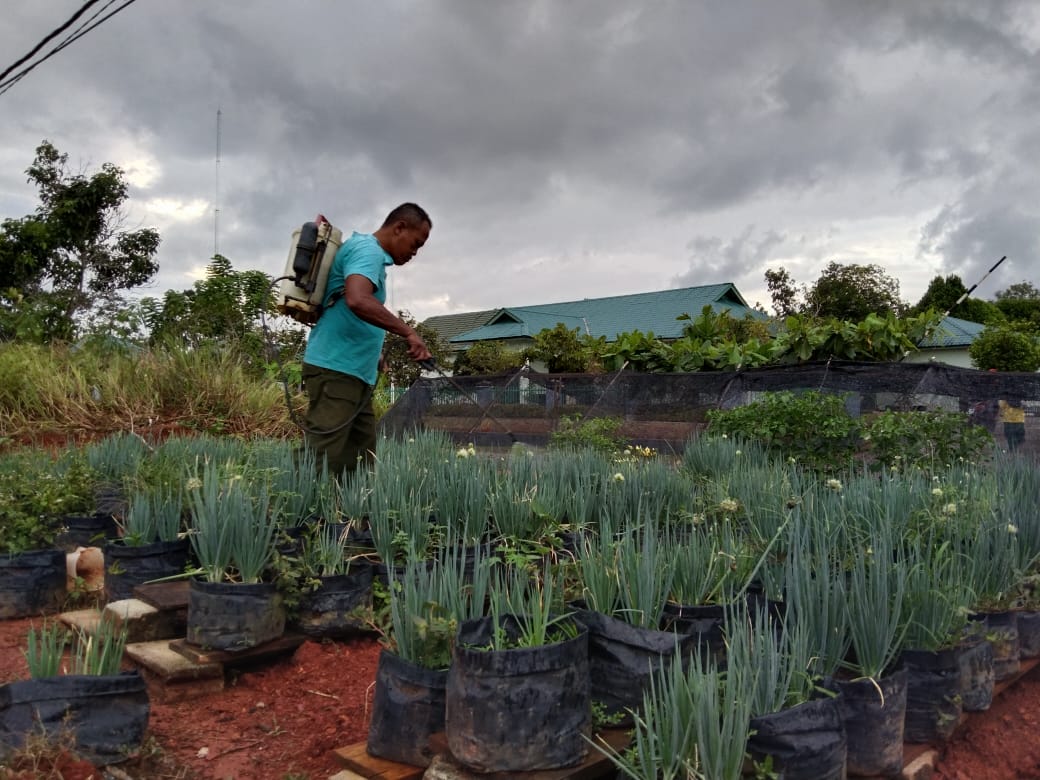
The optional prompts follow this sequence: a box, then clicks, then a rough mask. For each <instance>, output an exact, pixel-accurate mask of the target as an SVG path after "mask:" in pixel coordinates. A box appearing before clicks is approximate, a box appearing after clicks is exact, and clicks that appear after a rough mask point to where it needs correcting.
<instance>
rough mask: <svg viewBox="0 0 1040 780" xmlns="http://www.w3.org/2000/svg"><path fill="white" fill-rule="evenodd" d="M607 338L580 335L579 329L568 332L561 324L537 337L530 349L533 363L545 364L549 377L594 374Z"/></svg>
mask: <svg viewBox="0 0 1040 780" xmlns="http://www.w3.org/2000/svg"><path fill="white" fill-rule="evenodd" d="M606 343H607V341H606V338H605V337H603V336H600V337H599V338H593V337H592V336H590V335H588V334H587V333H586V334H583V333H581V331H580V330H579V329H578V328H574V329H573V330H568V329H567V326H566V325H564V324H563V323H562V322H559V323H557V324H556V326H555V327H553V328H546V329H545V330H542V331H540V332H538V333H536V334H535V335H534V346H532V347H529V348H528V349H527V352H526V355H527V357H529V358H530V359H531V360H538V361H541V362H542V363H544V364H545V368H546V371H548V372H549V373H550V374H578V373H589V372H593V371H595V370H596V369H597V368H598V367H599V364H600V355H601V354H602V353H603V352H604V350H605V349H606Z"/></svg>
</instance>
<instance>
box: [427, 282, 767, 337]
mask: <svg viewBox="0 0 1040 780" xmlns="http://www.w3.org/2000/svg"><path fill="white" fill-rule="evenodd" d="M705 306H711V307H712V308H713V309H714V310H715V311H729V312H730V314H731V315H732V316H734V317H736V318H738V319H740V318H743V317H744V316H745V315H750V316H752V317H754V318H755V319H767V317H766V315H765V314H763V313H762V312H760V311H757V310H756V309H752V308H751V307H749V306H748V305H747V303H746V302H745V301H744V298H743V297H742V296H741V295H740V293H739V292H738V291H737V288H736V287H734V286H733V285H732V284H728V283H726V284H711V285H704V286H701V287H683V288H681V289H678V290H660V291H658V292H649V293H634V294H632V295H615V296H611V297H609V298H585V299H583V300H580V301H566V302H563V303H545V304H541V305H537V306H520V307H510V308H507V309H499V310H498V311H496V312H492V313H491V316H490V317H488V318H487V319H486V320H485V321H484V322H483V323H482V324H481V325H479V326H477V327H475V328H474V329H472V330H469V331H461V332H458V333H456V334H455V335H454V336H451V337H448V341H450V342H451V343H454V344H458V343H460V342H472V341H487V340H492V339H495V340H497V339H515V338H531V337H533V336H534V335H535V334H536V333H539V332H541V331H543V330H545V329H546V328H554V327H555V326H556V325H557V324H558V323H563V324H564V325H565V326H566V327H567V328H569V329H571V330H573V329H574V328H577V329H578V330H579V331H580V332H581V333H587V334H589V335H591V336H593V337H599V336H605V337H606V339H607V341H613V340H614V339H615V338H616V337H617V334H619V333H628V332H630V331H633V330H639V331H643V332H644V333H653V334H654V335H655V336H657V337H658V338H662V339H674V338H679V337H680V336H681V335H682V328H683V324H684V323H683V322H681V321H679V320H676V317H678V316H679V315H681V314H689V315H690V316H691V317H697V316H698V315H699V314H700V313H701V310H702V309H703V308H704V307H705ZM432 319H436V318H431V320H432ZM429 322H430V320H427V323H429ZM434 327H435V326H434Z"/></svg>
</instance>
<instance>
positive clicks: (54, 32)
mask: <svg viewBox="0 0 1040 780" xmlns="http://www.w3.org/2000/svg"><path fill="white" fill-rule="evenodd" d="M98 2H99V0H87V2H85V3H84V4H83V6H82V7H81V8H80V9H79V10H78V11H76V13H74V14H73V15H72V16H70V17H69V19H68V21H66V22H65V24H63V25H62V26H61V27H59V28H57V29H56V30H51V32H49V33H47V36H46V37H45V38H44V39H43V40H42V41H40V42H39V43H38V44H36V45H35V46H33V47H32V50H31V51H30V52H29V53H28V54H26V55H25V56H24V57H22V58H21V59H20V60H18V61H16V62H14V63H12V64H11V65H9V66H8V67H7V69H6V70H5V71H4V72H3V73H0V80H2V79H4V78H6V77H7V74H8V73H10V72H11V71H12V70H14V69H15V68H17V67H18V66H19V65H21V64H22V63H23V62H25V61H26V60H29V59H31V58H32V56H33V55H34V54H36V52H38V51H39V50H40V49H42V48H43V47H44V46H45V45H46V43H47V41H49V40H50V39H51V38H53V37H54V36H56V35H60V34H61V33H63V32H65V30H67V29H68V28H69V27H70V26H71V25H72V23H73V22H75V21H76V20H77V19H79V18H80V17H81V16H83V14H85V13H86V12H87V10H88V9H89V8H90V6H92V5H96V4H97V3H98ZM0 83H2V81H0Z"/></svg>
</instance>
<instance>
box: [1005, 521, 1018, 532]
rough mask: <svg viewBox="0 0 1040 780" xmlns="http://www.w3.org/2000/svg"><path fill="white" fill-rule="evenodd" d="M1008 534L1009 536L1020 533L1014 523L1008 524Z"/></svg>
mask: <svg viewBox="0 0 1040 780" xmlns="http://www.w3.org/2000/svg"><path fill="white" fill-rule="evenodd" d="M1007 532H1008V533H1009V534H1017V533H1018V526H1017V525H1015V524H1014V523H1008V527H1007Z"/></svg>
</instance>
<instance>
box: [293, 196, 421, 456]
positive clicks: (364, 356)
mask: <svg viewBox="0 0 1040 780" xmlns="http://www.w3.org/2000/svg"><path fill="white" fill-rule="evenodd" d="M432 226H433V223H432V222H431V221H430V217H429V215H428V214H427V213H426V211H424V210H423V209H422V208H420V207H419V206H417V205H415V204H414V203H404V204H402V205H400V206H398V207H397V208H395V209H394V210H393V211H391V212H390V213H389V214H388V215H387V217H386V219H385V220H384V221H383V224H382V226H381V227H380V228H379V229H378V230H377V231H375V232H374V233H356V232H355V233H354V234H353V235H352V236H351V237H350V238H349V239H347V240H346V241H345V242H343V246H341V247H340V248H339V251H338V252H336V258H335V259H334V260H333V262H332V268H330V269H329V281H328V287H327V288H326V291H325V300H324V301H323V304H324V313H323V314H322V315H321V318H320V319H319V320H318V322H317V323H316V324H315V325H314V328H312V329H311V332H310V335H309V336H308V338H307V350H306V352H304V355H303V382H304V386H305V388H306V390H307V399H308V402H309V403H308V407H307V414H306V416H305V417H304V420H305V423H306V430H305V439H306V444H307V446H308V447H309V448H311V449H312V450H314V453H315V455H316V456H317V458H318V462H319V463H321V462H322V459H325V460H326V467H327V469H328V470H329V471H330V472H331V473H332V474H334V475H336V476H339V475H340V474H342V473H343V472H344V471H349V472H352V471H354V470H355V469H356V468H357V466H358V463H359V462H363V461H364V462H371V461H372V459H373V458H374V456H375V447H376V416H375V412H374V410H373V408H372V394H373V391H374V389H375V385H376V380H377V379H378V376H379V370H380V369H381V367H382V351H383V340H384V338H385V336H386V333H387V332H388V331H389V332H390V333H396V334H397V335H398V336H401V337H402V338H404V339H407V341H408V356H409V357H410V358H411V359H412V360H415V361H423V360H429V359H430V357H431V355H430V350H429V349H427V347H426V344H425V342H424V341H423V340H422V337H421V336H420V335H419V334H418V333H416V331H415V329H414V328H413V327H411V326H410V325H409V324H408V323H406V322H405V321H404V320H402V319H401V318H400V317H397V316H395V315H394V313H393V312H391V311H390V310H389V309H388V308H386V306H385V305H384V303H385V302H386V267H387V266H388V265H404V264H405V263H407V262H408V261H409V260H411V259H412V258H413V257H415V255H416V253H417V252H418V251H419V250H420V249H421V248H422V246H423V244H425V243H426V239H427V238H429V236H430V229H431V227H432Z"/></svg>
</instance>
